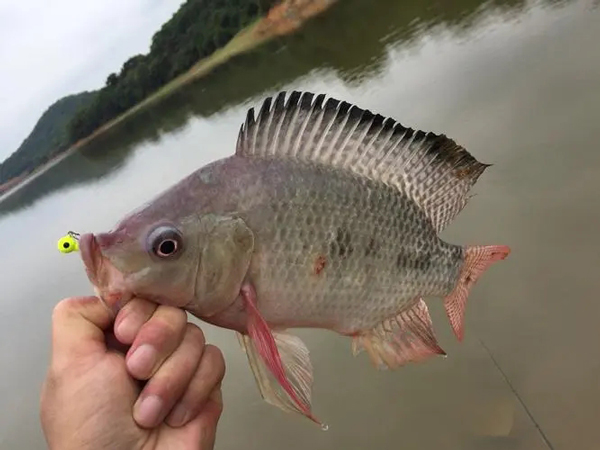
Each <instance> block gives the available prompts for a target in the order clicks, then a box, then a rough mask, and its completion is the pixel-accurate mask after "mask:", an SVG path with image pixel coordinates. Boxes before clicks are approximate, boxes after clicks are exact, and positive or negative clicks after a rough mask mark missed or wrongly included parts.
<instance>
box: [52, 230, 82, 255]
mask: <svg viewBox="0 0 600 450" xmlns="http://www.w3.org/2000/svg"><path fill="white" fill-rule="evenodd" d="M57 247H58V251H59V252H61V253H71V252H77V251H79V233H75V232H73V231H69V232H68V233H67V235H66V236H63V237H61V238H60V239H59V240H58V243H57Z"/></svg>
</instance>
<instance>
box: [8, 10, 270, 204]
mask: <svg viewBox="0 0 600 450" xmlns="http://www.w3.org/2000/svg"><path fill="white" fill-rule="evenodd" d="M276 3H279V2H278V0H210V1H207V0H187V1H185V2H184V3H183V4H182V5H181V7H180V8H179V9H178V10H177V12H175V13H174V14H173V16H172V17H171V19H170V20H169V21H167V22H166V23H165V24H164V25H163V26H162V27H161V29H160V30H159V31H157V32H156V33H155V34H154V36H153V37H152V42H151V46H150V51H149V52H148V53H147V54H139V55H135V56H133V57H131V58H130V59H128V60H127V61H125V63H124V64H123V66H122V67H121V70H120V71H119V72H118V73H112V74H110V75H108V76H107V78H106V83H105V85H104V86H103V87H102V88H101V89H99V90H98V91H93V92H83V93H80V94H75V95H70V96H67V97H64V98H62V99H60V100H58V101H57V102H56V103H55V104H53V105H52V106H51V107H50V108H48V110H47V111H46V112H45V113H44V114H43V115H42V117H41V118H40V120H39V121H38V123H37V124H36V125H35V127H34V129H33V131H32V132H31V134H30V135H29V136H28V137H27V139H25V141H24V142H23V144H22V145H21V146H20V147H19V148H18V149H17V151H15V152H14V153H13V154H12V155H10V156H9V157H8V158H7V159H6V160H5V161H4V162H2V164H0V192H1V191H2V186H3V185H4V186H8V183H7V182H9V181H10V180H13V179H15V178H22V177H23V176H25V175H27V174H29V173H31V172H32V171H33V170H34V169H36V168H37V167H39V166H40V165H42V164H44V163H46V162H47V161H48V160H50V159H51V158H53V157H54V156H56V155H57V154H58V153H60V152H62V151H64V150H66V149H67V148H69V147H70V146H71V145H73V144H75V143H76V142H77V141H79V140H81V139H83V138H86V137H87V136H89V135H90V134H92V133H93V132H94V131H96V130H97V129H98V128H100V127H101V126H102V125H104V124H106V123H107V122H109V121H111V120H113V119H115V118H116V117H118V116H119V115H121V114H123V113H124V112H125V111H127V110H129V109H130V108H132V107H133V106H135V105H136V104H138V103H140V102H141V101H143V100H144V99H145V98H146V97H148V96H149V95H151V94H152V93H153V92H155V91H157V90H158V89H160V88H161V87H163V86H164V85H166V84H167V83H169V82H170V81H171V80H173V79H175V78H176V77H178V76H179V75H181V74H183V73H185V72H186V71H188V70H189V69H190V68H191V67H192V66H194V65H195V64H196V63H197V62H198V61H199V60H201V59H203V58H206V57H208V56H210V55H211V54H212V53H213V52H215V51H216V50H218V49H220V48H222V47H223V46H225V45H226V44H227V43H228V42H229V41H230V40H231V39H232V38H233V37H234V36H235V35H236V34H237V33H238V32H239V31H241V30H242V29H244V28H245V27H247V26H248V25H250V24H251V23H252V22H253V21H255V20H257V19H258V18H259V17H260V16H262V15H265V14H266V13H267V12H268V11H269V9H270V8H271V7H272V6H274V5H275V4H276ZM11 184H12V183H11Z"/></svg>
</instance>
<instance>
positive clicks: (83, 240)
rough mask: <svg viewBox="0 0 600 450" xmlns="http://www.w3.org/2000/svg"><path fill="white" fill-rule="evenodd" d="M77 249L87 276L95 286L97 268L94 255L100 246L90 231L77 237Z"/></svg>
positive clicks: (98, 251)
mask: <svg viewBox="0 0 600 450" xmlns="http://www.w3.org/2000/svg"><path fill="white" fill-rule="evenodd" d="M79 250H80V252H81V259H82V260H83V265H84V266H85V271H86V273H87V276H88V278H89V279H90V282H91V283H92V284H93V285H94V286H96V284H97V278H96V274H97V271H98V268H97V264H96V261H95V255H96V254H98V253H100V248H99V246H98V242H97V241H96V238H95V236H94V235H93V234H92V233H86V234H83V235H81V236H80V237H79Z"/></svg>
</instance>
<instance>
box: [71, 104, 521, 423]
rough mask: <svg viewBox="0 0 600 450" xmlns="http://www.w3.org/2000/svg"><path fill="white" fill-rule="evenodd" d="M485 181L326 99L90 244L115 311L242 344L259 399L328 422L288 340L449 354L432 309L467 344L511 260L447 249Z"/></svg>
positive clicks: (250, 131)
mask: <svg viewBox="0 0 600 450" xmlns="http://www.w3.org/2000/svg"><path fill="white" fill-rule="evenodd" d="M487 167H488V165H487V164H483V163H480V162H479V161H477V160H476V159H475V158H474V157H473V156H472V155H470V154H469V153H468V152H467V151H466V150H465V149H464V148H462V147H461V146H459V145H458V144H456V143H455V142H454V141H452V140H451V139H449V138H447V137H446V136H443V135H436V134H433V133H425V132H423V131H418V130H413V129H410V128H406V127H404V126H402V125H401V124H400V123H398V122H396V121H394V120H393V119H390V118H384V117H382V116H380V115H377V114H373V113H371V112H370V111H368V110H364V109H361V108H358V107H357V106H354V105H350V104H349V103H346V102H340V101H338V100H335V99H331V98H330V99H328V100H327V101H325V96H324V95H318V96H315V95H314V94H311V93H306V92H305V93H299V92H292V93H291V94H290V95H289V96H288V95H287V94H286V93H284V92H283V93H280V94H279V95H278V96H277V97H275V98H267V99H266V100H265V101H264V102H263V105H262V107H261V109H260V112H259V113H258V115H257V116H256V117H255V116H254V110H253V109H251V110H249V112H248V114H247V116H246V121H245V123H244V124H243V125H242V128H241V130H240V133H239V135H238V141H237V145H236V152H235V155H233V156H231V157H228V158H225V159H222V160H219V161H215V162H213V163H211V164H209V165H207V166H205V167H203V168H200V169H198V170H197V171H195V172H194V173H192V174H191V175H189V176H188V177H186V178H185V179H183V180H182V181H181V182H179V183H178V184H176V185H175V186H173V187H172V188H170V189H168V190H167V191H165V192H164V193H163V194H161V195H160V196H158V197H157V198H155V199H154V200H152V201H151V202H150V203H148V204H147V205H144V206H143V207H141V208H140V209H138V210H137V211H134V212H132V213H131V214H129V215H128V216H127V217H125V218H124V219H123V220H122V221H121V222H120V223H119V224H118V225H117V226H116V228H115V229H114V230H112V231H111V232H108V233H101V234H97V235H91V234H86V235H83V236H82V237H81V241H80V248H81V252H82V258H83V261H84V263H85V266H86V271H87V273H88V276H89V278H90V281H91V282H92V284H93V285H94V286H95V287H96V290H97V292H98V293H99V295H100V296H102V297H103V298H104V299H105V301H107V302H109V303H110V302H112V303H114V302H115V301H116V299H121V300H123V299H125V300H126V299H127V298H130V297H131V296H132V295H137V296H140V297H145V298H148V299H151V300H154V301H156V302H158V303H163V304H169V305H173V306H178V307H181V308H184V309H186V310H188V311H189V312H191V313H192V314H194V315H196V316H197V317H199V318H200V319H202V320H205V321H206V322H209V323H213V324H215V325H217V326H220V327H224V328H229V329H232V330H235V331H236V332H237V334H238V338H239V340H240V343H241V345H242V347H243V349H244V351H245V352H246V354H247V356H248V361H249V364H250V366H251V368H252V371H253V374H254V376H255V379H256V381H257V384H258V388H259V390H260V393H261V395H262V396H263V398H264V399H265V400H266V401H267V402H269V403H271V404H273V405H276V406H278V407H279V408H281V409H283V410H285V411H294V412H298V413H301V414H303V415H304V416H306V417H308V418H310V419H311V420H313V421H315V422H318V423H320V422H319V421H318V420H317V419H316V418H315V416H314V415H313V413H312V411H311V391H312V382H313V378H312V365H311V362H310V357H309V352H308V349H307V348H306V346H305V345H304V343H303V342H302V341H301V340H300V339H299V338H298V337H296V336H294V335H293V334H290V333H289V332H288V331H287V329H289V328H300V327H304V328H310V327H312V328H323V329H328V330H332V331H335V332H337V333H340V334H343V335H346V336H349V337H350V338H351V339H352V348H353V351H354V353H355V354H356V353H358V352H359V351H360V350H362V349H364V350H366V352H367V354H368V355H369V357H370V358H371V360H372V361H373V363H374V364H376V366H378V367H387V368H395V367H399V366H401V365H404V364H407V363H409V362H418V361H423V360H425V359H427V358H429V357H431V356H434V355H444V354H445V352H444V350H442V348H441V347H440V346H439V344H438V342H437V339H436V337H435V333H434V330H433V325H432V321H431V318H430V316H429V312H428V308H427V305H426V303H425V302H424V300H423V297H440V298H443V300H444V305H445V308H446V312H447V315H448V318H449V320H450V323H451V326H452V328H453V330H454V332H455V334H456V336H457V338H458V339H459V340H461V339H462V337H463V334H464V314H465V307H466V302H467V298H468V296H469V293H470V290H471V288H472V287H473V285H474V284H475V283H476V282H477V280H478V279H479V277H480V276H481V275H482V274H483V273H484V272H485V271H486V270H487V269H488V268H489V267H490V266H491V265H492V264H493V263H494V262H496V261H499V260H501V259H504V258H505V257H506V256H507V255H508V254H509V252H510V249H509V248H508V247H507V246H504V245H483V246H472V245H469V246H460V245H455V244H450V243H447V242H445V241H443V240H442V239H440V237H439V236H438V234H439V232H440V231H441V230H442V229H443V228H444V227H445V226H446V225H447V224H448V223H449V222H450V221H451V220H452V219H453V218H454V217H455V216H456V215H457V214H458V213H459V212H460V211H461V210H462V209H463V208H464V206H465V205H466V204H467V202H468V199H469V192H470V189H471V188H472V187H473V185H474V184H475V183H476V181H477V179H478V178H479V176H480V175H481V174H482V173H483V172H484V170H485V169H486V168H487Z"/></svg>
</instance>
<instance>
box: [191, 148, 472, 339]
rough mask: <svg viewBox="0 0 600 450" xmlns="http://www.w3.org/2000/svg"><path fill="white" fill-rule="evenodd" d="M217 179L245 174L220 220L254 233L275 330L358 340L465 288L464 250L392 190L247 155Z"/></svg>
mask: <svg viewBox="0 0 600 450" xmlns="http://www.w3.org/2000/svg"><path fill="white" fill-rule="evenodd" d="M209 170H212V171H214V170H215V169H212V168H210V169H209ZM216 171H217V173H213V174H211V176H210V177H211V179H212V180H213V182H214V183H217V184H218V185H225V184H227V183H228V181H227V180H231V174H232V173H239V175H237V176H236V181H235V184H234V185H233V186H230V187H228V188H227V189H225V193H226V196H227V198H228V199H232V198H235V199H237V201H236V202H235V204H232V203H229V202H227V203H228V204H227V205H226V206H227V209H219V210H218V211H214V210H213V211H212V212H217V213H218V214H222V215H228V214H234V215H236V216H237V217H241V218H242V219H243V220H244V221H245V223H246V224H247V225H248V227H249V228H250V230H252V232H253V234H254V245H255V250H254V255H253V258H252V261H251V264H250V268H249V271H248V275H247V279H248V281H250V282H251V283H252V284H253V285H254V287H255V289H256V292H257V299H258V306H259V308H260V311H261V313H262V315H263V317H264V318H265V320H267V322H268V323H269V324H270V325H272V326H274V327H289V328H294V327H317V328H328V329H332V330H335V331H337V332H340V333H344V334H353V333H355V332H358V331H360V330H364V329H370V328H372V327H374V326H375V325H376V324H377V323H380V322H382V321H383V320H384V319H386V318H388V317H390V316H391V315H394V314H396V313H398V312H399V311H400V310H402V309H404V308H406V307H410V306H412V305H413V304H414V303H415V302H416V301H417V300H418V299H419V297H421V296H442V297H443V296H445V295H447V294H449V293H450V291H452V289H453V288H454V286H455V284H456V282H457V280H458V276H459V273H460V268H461V266H462V263H463V248H462V247H461V246H456V245H452V244H448V243H446V242H444V241H442V240H441V239H440V238H439V237H438V236H437V234H436V232H435V230H434V229H433V227H432V225H431V222H430V221H429V220H428V219H427V217H426V216H425V215H424V214H423V212H422V211H421V210H420V209H419V208H418V207H417V206H416V205H415V204H414V202H413V201H412V200H410V199H409V198H408V197H407V196H405V195H403V194H402V193H401V192H399V191H398V190H396V189H393V188H391V187H389V186H387V185H386V184H384V183H381V182H378V181H374V180H369V179H367V178H364V177H360V176H357V175H355V174H353V173H352V172H346V171H339V170H331V169H330V168H328V167H323V166H318V165H314V164H310V163H303V162H297V161H279V160H248V159H246V158H243V157H237V156H234V157H232V158H230V159H228V160H227V161H225V162H224V163H223V164H222V165H220V166H219V167H218V169H217V170H216ZM200 176H203V177H204V178H205V179H209V177H208V175H207V174H206V173H204V174H201V175H200ZM217 178H218V179H217ZM236 186H237V189H236ZM236 190H237V192H236Z"/></svg>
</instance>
